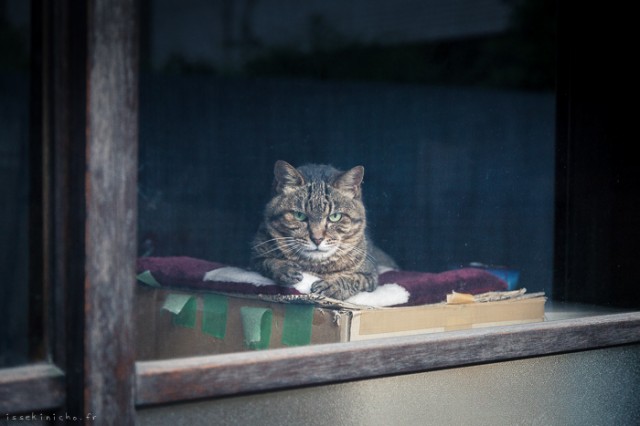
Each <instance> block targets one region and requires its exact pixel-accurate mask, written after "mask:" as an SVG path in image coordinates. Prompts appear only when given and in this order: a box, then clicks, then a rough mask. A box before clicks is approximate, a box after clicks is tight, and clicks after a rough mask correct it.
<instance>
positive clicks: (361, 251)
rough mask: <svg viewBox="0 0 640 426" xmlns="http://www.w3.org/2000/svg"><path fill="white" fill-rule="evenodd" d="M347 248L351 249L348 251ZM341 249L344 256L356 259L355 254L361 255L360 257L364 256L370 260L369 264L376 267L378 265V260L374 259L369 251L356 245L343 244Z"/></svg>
mask: <svg viewBox="0 0 640 426" xmlns="http://www.w3.org/2000/svg"><path fill="white" fill-rule="evenodd" d="M345 246H346V247H347V248H348V249H349V250H347V249H346V248H345ZM339 249H340V250H341V253H342V254H345V255H347V256H349V257H350V258H352V259H353V258H355V256H354V253H353V252H355V253H356V254H360V255H364V257H365V259H366V260H368V261H369V262H371V263H373V264H374V265H375V264H376V259H375V257H373V256H372V255H371V254H370V253H369V252H368V251H367V250H365V249H363V248H361V247H358V246H356V245H354V244H348V243H342V244H341V245H340V247H339Z"/></svg>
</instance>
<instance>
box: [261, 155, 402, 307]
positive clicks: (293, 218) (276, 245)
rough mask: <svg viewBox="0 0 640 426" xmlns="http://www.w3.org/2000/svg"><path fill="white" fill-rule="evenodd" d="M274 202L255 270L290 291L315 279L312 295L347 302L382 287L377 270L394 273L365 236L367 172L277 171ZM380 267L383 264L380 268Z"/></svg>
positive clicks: (280, 167)
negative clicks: (363, 187) (307, 277)
mask: <svg viewBox="0 0 640 426" xmlns="http://www.w3.org/2000/svg"><path fill="white" fill-rule="evenodd" d="M274 174H275V179H274V183H273V197H272V198H271V200H270V201H269V202H268V203H267V206H266V208H265V211H264V219H263V222H262V223H261V225H260V227H259V229H258V232H257V234H256V237H255V239H254V241H253V246H252V263H253V267H254V269H256V270H257V271H259V272H260V273H262V274H263V275H265V276H267V277H269V278H271V279H273V280H274V281H275V282H277V283H278V284H280V285H285V286H291V285H294V284H297V283H298V282H300V281H301V280H302V279H303V273H308V274H311V275H312V276H315V277H317V280H316V281H315V282H314V283H313V284H312V285H311V292H312V293H318V294H322V295H325V296H327V297H332V298H335V299H340V300H345V299H347V298H349V297H351V296H353V295H355V294H357V293H359V292H361V291H372V290H374V289H375V288H376V287H377V285H378V266H386V267H389V268H396V265H395V263H394V262H393V260H391V258H389V257H388V256H387V255H386V254H384V253H383V252H382V251H381V250H379V249H377V248H376V247H375V246H374V245H373V244H372V243H371V241H370V240H369V238H368V237H367V234H366V232H365V231H366V225H367V221H366V214H365V213H366V212H365V207H364V204H363V203H362V190H361V185H362V178H363V176H364V168H363V167H362V166H357V167H354V168H352V169H351V170H348V171H346V172H342V171H339V170H336V169H335V168H333V167H332V166H328V165H306V166H302V167H299V168H297V169H296V168H295V167H293V166H292V165H290V164H289V163H287V162H285V161H277V162H276V164H275V167H274ZM378 263H382V264H383V265H378Z"/></svg>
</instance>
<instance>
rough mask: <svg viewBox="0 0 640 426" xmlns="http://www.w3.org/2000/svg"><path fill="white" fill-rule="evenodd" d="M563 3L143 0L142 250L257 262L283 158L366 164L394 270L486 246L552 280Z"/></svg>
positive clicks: (491, 261)
mask: <svg viewBox="0 0 640 426" xmlns="http://www.w3.org/2000/svg"><path fill="white" fill-rule="evenodd" d="M553 17H554V4H553V2H534V1H531V2H518V3H517V4H516V3H515V2H500V1H495V2H492V1H489V2H487V1H482V2H480V1H458V2H442V1H430V2H424V1H404V2H389V1H378V2H361V1H356V0H353V1H349V2H345V1H311V2H294V1H289V2H275V1H266V0H246V1H223V2H206V1H198V0H192V1H188V2H186V3H182V4H181V6H180V8H179V9H177V8H175V5H174V4H173V3H172V2H168V1H162V0H148V1H145V2H143V7H142V28H143V33H142V65H143V68H142V75H141V79H140V83H141V98H140V120H141V121H140V150H141V151H140V175H139V215H140V216H139V247H140V255H141V256H143V257H149V256H151V257H165V256H189V257H192V258H196V259H201V260H206V261H212V262H219V263H223V264H225V265H232V266H240V267H244V266H247V265H248V264H249V257H250V243H251V241H252V239H253V237H254V235H255V232H256V229H257V227H258V224H259V223H260V221H261V218H262V213H263V209H264V205H265V203H266V202H267V200H268V199H269V197H270V194H271V185H272V180H273V166H274V163H275V161H276V160H286V161H287V162H289V163H291V164H293V165H296V166H300V165H303V164H305V163H322V164H332V165H333V166H335V167H337V168H340V169H342V170H347V169H349V168H351V167H353V166H355V165H363V166H364V168H365V177H364V183H363V191H364V201H365V205H366V207H367V218H368V227H369V232H370V234H371V236H372V239H373V240H374V241H375V242H376V244H377V245H379V246H380V247H381V248H382V249H383V250H385V251H386V252H387V253H389V254H390V255H391V256H392V257H393V258H394V259H395V260H396V261H397V263H398V264H399V265H400V267H401V268H402V269H404V270H410V271H427V272H441V271H447V270H452V269H455V268H458V267H460V266H461V265H469V264H470V263H472V262H478V263H481V264H483V265H490V266H492V267H493V266H498V267H501V268H502V267H504V268H506V269H507V270H512V271H515V272H516V273H517V276H518V281H519V282H518V284H517V286H518V287H526V288H527V289H528V291H530V292H536V291H545V292H547V293H548V294H549V293H550V292H551V277H552V256H553V241H552V239H553V185H554V128H555V127H554V114H555V111H554V93H553V87H554V82H555V75H554V70H555V65H554V58H555V55H554V40H555V39H554V28H555V26H554V21H553ZM525 52H526V53H525ZM182 302H184V304H183V305H182V306H184V305H185V304H186V303H190V302H188V301H185V300H182ZM199 303H202V302H199ZM198 321H200V320H198ZM238 321H240V320H238ZM158 333H163V331H161V330H158Z"/></svg>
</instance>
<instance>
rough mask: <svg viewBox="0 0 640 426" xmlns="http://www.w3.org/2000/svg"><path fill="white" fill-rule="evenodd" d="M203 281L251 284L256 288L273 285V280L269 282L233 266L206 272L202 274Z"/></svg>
mask: <svg viewBox="0 0 640 426" xmlns="http://www.w3.org/2000/svg"><path fill="white" fill-rule="evenodd" d="M204 281H219V282H228V283H246V284H253V285H255V286H256V287H261V286H264V285H274V284H275V282H273V280H270V279H269V278H267V277H265V276H262V275H260V274H259V273H257V272H253V271H247V270H246V269H242V268H236V267H233V266H225V267H224V268H218V269H214V270H213V271H209V272H207V273H206V274H204Z"/></svg>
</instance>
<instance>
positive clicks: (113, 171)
mask: <svg viewBox="0 0 640 426" xmlns="http://www.w3.org/2000/svg"><path fill="white" fill-rule="evenodd" d="M87 12H88V17H87V62H88V63H87V73H88V74H87V85H88V86H87V123H86V132H87V133H86V137H87V140H86V144H87V146H86V155H87V171H86V181H85V188H86V193H85V195H86V222H85V235H86V237H85V244H86V246H85V255H86V258H85V280H84V286H85V321H86V323H85V341H84V353H85V357H84V379H85V388H84V405H85V413H84V414H85V415H88V414H89V413H92V414H93V415H95V416H99V417H100V423H102V424H118V425H120V424H133V423H134V414H135V413H134V394H133V392H134V377H135V369H134V363H135V350H134V347H133V344H134V342H133V331H132V329H133V324H132V306H133V283H132V281H133V279H134V278H133V277H134V272H135V266H134V265H135V257H136V240H137V237H136V221H137V209H136V191H137V185H136V182H137V181H136V176H137V164H138V159H137V153H138V150H137V138H138V114H137V112H138V74H137V73H138V69H137V61H138V60H137V57H138V48H137V30H136V19H135V7H134V0H94V1H91V2H89V5H88V11H87Z"/></svg>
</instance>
